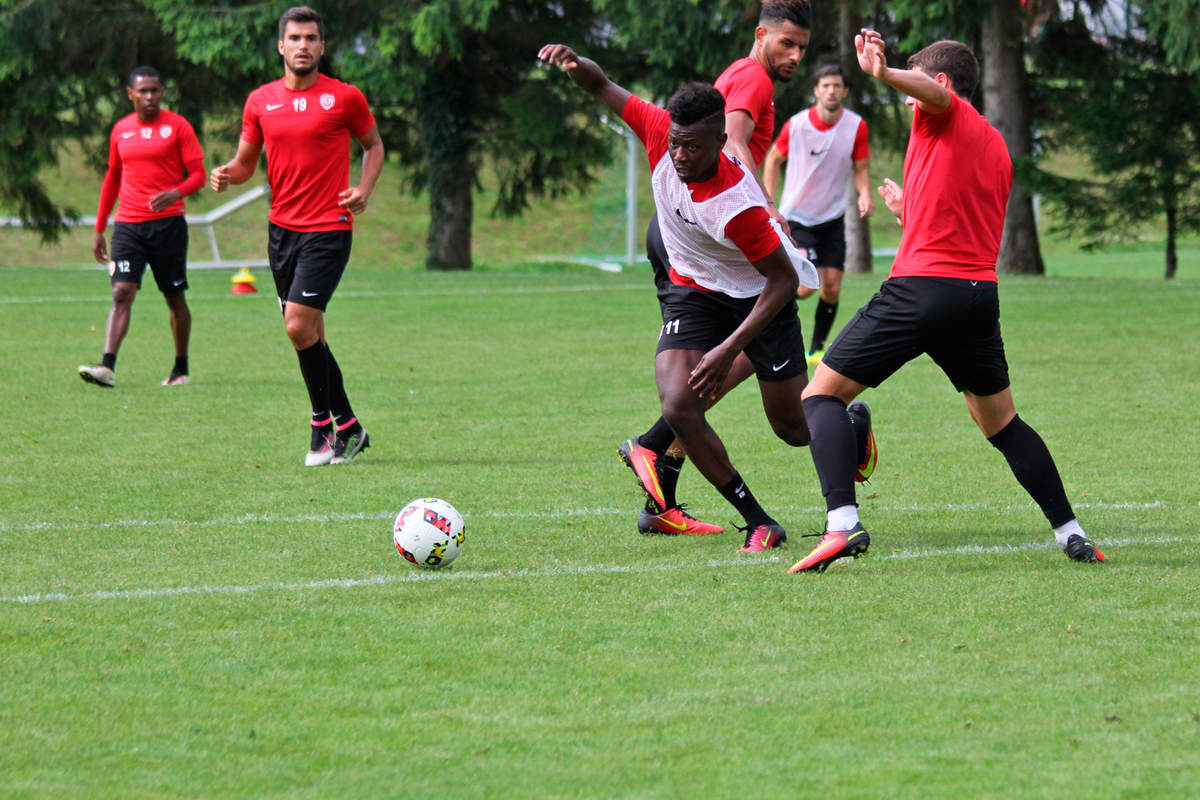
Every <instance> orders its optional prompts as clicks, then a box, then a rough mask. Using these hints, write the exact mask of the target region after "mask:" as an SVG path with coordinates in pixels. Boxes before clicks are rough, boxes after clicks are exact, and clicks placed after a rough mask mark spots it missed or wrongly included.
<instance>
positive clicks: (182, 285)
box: [108, 216, 188, 294]
mask: <svg viewBox="0 0 1200 800" xmlns="http://www.w3.org/2000/svg"><path fill="white" fill-rule="evenodd" d="M187 249H188V226H187V220H185V219H184V218H183V217H180V216H176V217H163V218H162V219H152V220H149V221H147V222H114V223H113V234H112V242H111V244H110V246H109V248H108V253H109V256H110V257H111V258H112V261H111V262H110V263H109V265H108V278H109V281H110V282H111V283H136V284H137V285H138V288H139V289H140V288H142V275H143V274H144V273H145V271H146V267H149V268H150V271H151V272H153V273H154V282H155V283H156V284H158V290H159V291H160V292H162V293H163V294H175V293H177V292H182V291H184V290H185V289H187V288H188V282H187Z"/></svg>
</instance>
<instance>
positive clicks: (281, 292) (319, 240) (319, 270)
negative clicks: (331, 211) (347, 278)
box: [267, 222, 353, 311]
mask: <svg viewBox="0 0 1200 800" xmlns="http://www.w3.org/2000/svg"><path fill="white" fill-rule="evenodd" d="M352 238H353V235H352V234H351V232H350V231H310V232H308V233H301V232H300V231H293V230H288V229H287V228H281V227H279V226H278V225H276V224H275V223H273V222H272V223H269V224H268V225H267V240H268V241H267V258H268V259H269V260H270V262H271V274H272V275H273V276H274V278H275V294H276V295H277V296H278V297H279V304H280V306H283V304H285V303H298V304H300V305H302V306H308V307H309V308H315V309H318V310H320V311H324V310H325V307H326V306H327V305H329V300H330V299H331V298H332V297H333V292H334V290H335V289H337V285H338V282H339V281H341V279H342V273H343V272H345V271H346V263H347V262H349V261H350V242H351V239H352Z"/></svg>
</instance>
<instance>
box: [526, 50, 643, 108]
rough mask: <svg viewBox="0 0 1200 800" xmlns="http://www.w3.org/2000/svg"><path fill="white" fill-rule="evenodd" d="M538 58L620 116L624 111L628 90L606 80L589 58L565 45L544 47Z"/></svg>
mask: <svg viewBox="0 0 1200 800" xmlns="http://www.w3.org/2000/svg"><path fill="white" fill-rule="evenodd" d="M538 58H539V59H541V60H542V61H545V62H546V63H547V64H552V65H553V66H556V67H559V68H561V69H563V70H565V71H566V73H567V74H568V75H570V76H571V80H573V81H575V85H576V86H578V87H579V88H580V89H583V90H584V91H585V92H588V93H589V94H591V95H592V96H593V97H595V98H596V99H597V100H599V101H600V102H602V103H604V104H605V105H606V106H608V107H609V108H611V109H612V110H613V111H614V112H615V113H617V114H620V113H621V112H622V111H624V110H625V103H626V102H628V101H629V95H630V92H629V90H627V89H625V88H623V87H621V86H618V85H617V84H615V83H613V82H612V81H610V80H609V79H608V76H607V75H605V74H604V70H602V69H600V65H599V64H597V63H596V62H595V61H592V60H591V59H590V58H584V57H582V56H580V55H578V54H577V53H576V52H575V51H574V50H572V49H571V48H570V47H568V46H567V45H565V44H548V45H544V46H543V47H542V49H541V50H539V51H538Z"/></svg>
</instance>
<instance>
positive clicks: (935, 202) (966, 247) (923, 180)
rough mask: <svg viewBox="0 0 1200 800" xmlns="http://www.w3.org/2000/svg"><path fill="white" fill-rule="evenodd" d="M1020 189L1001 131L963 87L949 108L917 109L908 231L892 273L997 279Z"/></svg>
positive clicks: (907, 185)
mask: <svg viewBox="0 0 1200 800" xmlns="http://www.w3.org/2000/svg"><path fill="white" fill-rule="evenodd" d="M1011 188H1012V159H1011V158H1010V157H1009V155H1008V147H1007V146H1006V145H1005V144H1004V137H1002V136H1001V135H1000V132H999V131H997V130H996V129H995V128H993V127H992V126H991V125H989V124H988V121H987V118H986V117H984V116H983V115H982V114H980V113H979V112H978V111H976V110H975V108H974V107H973V106H972V105H971V104H970V103H968V102H967V101H965V100H963V99H962V98H961V97H959V96H958V95H955V94H951V102H950V107H949V108H948V109H946V110H945V111H944V112H942V113H941V114H929V113H926V112H922V111H921V110H920V108H917V109H916V112H915V114H914V115H913V124H912V135H911V137H910V138H909V140H908V153H907V154H906V155H905V156H904V233H903V234H902V235H901V237H900V247H899V250H898V251H897V253H896V260H895V261H894V262H893V263H892V272H891V277H893V278H899V277H907V276H927V277H935V278H965V279H967V280H976V281H995V280H996V256H997V254H998V253H999V252H1000V236H1001V234H1002V233H1003V232H1004V211H1005V208H1006V207H1007V206H1008V192H1009V189H1011Z"/></svg>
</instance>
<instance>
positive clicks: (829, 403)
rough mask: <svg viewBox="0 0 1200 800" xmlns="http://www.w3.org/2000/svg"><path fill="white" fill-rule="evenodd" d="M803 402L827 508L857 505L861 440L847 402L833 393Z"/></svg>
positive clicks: (809, 444)
mask: <svg viewBox="0 0 1200 800" xmlns="http://www.w3.org/2000/svg"><path fill="white" fill-rule="evenodd" d="M803 405H804V416H805V417H806V418H807V419H808V429H809V431H811V432H812V441H811V442H809V443H808V449H809V452H810V453H812V460H813V466H815V467H816V468H817V477H818V478H820V479H821V494H823V495H824V496H825V508H826V509H835V508H841V507H843V506H852V505H855V496H854V471H855V470H856V469H858V462H857V460H856V459H857V457H858V440H857V439H856V438H855V436H854V425H853V423H851V422H850V415H849V414H847V413H846V406H845V404H844V403H842V401H841V400H839V399H837V398H836V397H833V396H831V395H827V394H818V395H814V396H812V397H809V398H807V399H806V400H805V401H804V403H803ZM842 530H848V529H842Z"/></svg>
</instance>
